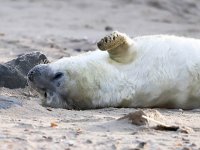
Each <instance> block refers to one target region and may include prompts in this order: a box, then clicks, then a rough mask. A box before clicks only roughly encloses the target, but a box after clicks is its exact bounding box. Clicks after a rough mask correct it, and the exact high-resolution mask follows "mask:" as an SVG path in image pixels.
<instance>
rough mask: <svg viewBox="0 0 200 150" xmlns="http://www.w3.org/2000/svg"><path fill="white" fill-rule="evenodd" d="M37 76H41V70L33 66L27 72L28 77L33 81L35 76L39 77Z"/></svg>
mask: <svg viewBox="0 0 200 150" xmlns="http://www.w3.org/2000/svg"><path fill="white" fill-rule="evenodd" d="M39 76H41V72H40V70H39V68H33V69H32V70H30V71H29V73H28V79H29V80H30V81H32V82H33V81H34V78H35V77H39Z"/></svg>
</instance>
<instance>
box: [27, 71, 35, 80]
mask: <svg viewBox="0 0 200 150" xmlns="http://www.w3.org/2000/svg"><path fill="white" fill-rule="evenodd" d="M33 74H34V72H33V71H31V72H30V73H29V74H28V79H29V80H30V81H33Z"/></svg>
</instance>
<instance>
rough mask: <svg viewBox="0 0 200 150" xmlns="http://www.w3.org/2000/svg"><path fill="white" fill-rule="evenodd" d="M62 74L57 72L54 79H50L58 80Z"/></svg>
mask: <svg viewBox="0 0 200 150" xmlns="http://www.w3.org/2000/svg"><path fill="white" fill-rule="evenodd" d="M63 75H64V74H63V73H62V72H57V73H56V74H55V75H54V77H53V78H52V80H58V79H60V78H61V77H62V76H63Z"/></svg>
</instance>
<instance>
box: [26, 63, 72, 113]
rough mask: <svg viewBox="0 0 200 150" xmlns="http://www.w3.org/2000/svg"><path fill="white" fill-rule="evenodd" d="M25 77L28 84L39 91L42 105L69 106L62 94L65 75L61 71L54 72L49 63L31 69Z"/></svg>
mask: <svg viewBox="0 0 200 150" xmlns="http://www.w3.org/2000/svg"><path fill="white" fill-rule="evenodd" d="M27 78H28V85H29V86H30V87H31V88H32V89H34V90H35V91H37V92H38V93H39V95H40V98H41V100H42V105H43V106H48V107H54V108H67V109H69V108H70V106H69V105H67V101H66V100H65V96H64V94H65V92H64V88H63V86H64V83H65V77H64V73H63V72H60V71H56V72H55V71H53V70H52V69H51V68H50V66H49V65H44V64H43V65H38V66H35V67H34V68H33V69H31V70H30V71H29V73H28V77H27ZM63 93H64V94H63Z"/></svg>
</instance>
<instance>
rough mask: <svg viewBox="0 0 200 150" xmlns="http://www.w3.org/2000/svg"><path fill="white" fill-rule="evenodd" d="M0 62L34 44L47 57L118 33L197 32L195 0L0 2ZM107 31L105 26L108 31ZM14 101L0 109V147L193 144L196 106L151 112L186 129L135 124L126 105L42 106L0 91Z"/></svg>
mask: <svg viewBox="0 0 200 150" xmlns="http://www.w3.org/2000/svg"><path fill="white" fill-rule="evenodd" d="M0 2H1V4H0V18H1V22H0V55H1V60H0V62H6V61H8V60H11V59H12V58H15V57H16V56H17V55H19V54H21V53H24V52H31V51H34V50H35V49H38V50H40V51H41V52H43V53H45V54H46V55H47V56H48V57H49V59H50V60H51V61H53V60H56V59H59V58H61V57H64V56H70V55H77V54H78V53H83V52H86V51H90V50H94V49H96V46H95V42H96V41H97V40H98V39H99V38H101V37H102V36H104V35H105V34H108V33H109V32H111V31H110V30H111V29H113V30H119V31H121V32H126V33H127V34H129V35H130V36H132V37H133V36H138V35H147V34H175V35H182V36H190V37H196V38H199V37H200V28H199V24H200V13H199V12H200V1H197V0H110V1H108V0H84V1H83V0H57V1H56V0H55V1H53V0H44V1H40V0H20V1H17V0H6V1H4V0H0ZM106 30H109V31H106ZM0 95H2V96H9V97H12V98H15V99H16V101H17V103H16V105H11V107H10V108H7V109H0V149H66V150H67V149H88V150H89V149H106V150H108V149H113V150H115V149H152V150H155V149H185V150H187V149H199V148H200V122H199V120H200V109H196V110H189V111H182V110H168V109H157V110H158V111H159V112H161V113H162V114H163V116H164V117H165V118H166V119H167V121H168V122H171V123H175V124H178V125H184V126H188V127H191V128H193V130H194V132H193V133H189V134H185V133H180V132H174V131H158V130H154V129H152V128H149V127H147V126H142V127H138V126H135V125H132V124H131V123H130V122H129V121H127V120H121V121H118V120H117V119H118V118H120V117H123V116H124V115H126V114H128V113H130V112H134V111H135V110H136V109H131V108H128V109H127V108H105V109H97V110H86V111H75V110H65V109H53V108H45V107H42V106H41V105H40V100H39V98H38V96H37V95H36V94H35V93H34V92H32V93H30V92H29V89H28V88H27V89H17V90H9V89H4V88H1V89H0Z"/></svg>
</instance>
